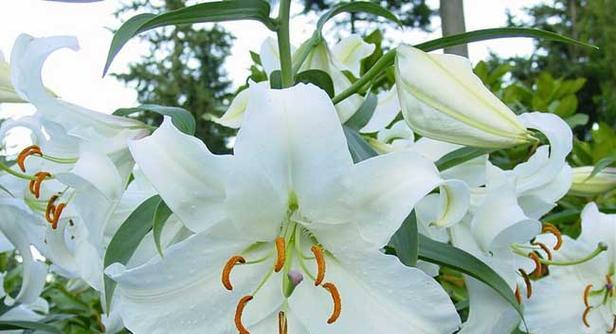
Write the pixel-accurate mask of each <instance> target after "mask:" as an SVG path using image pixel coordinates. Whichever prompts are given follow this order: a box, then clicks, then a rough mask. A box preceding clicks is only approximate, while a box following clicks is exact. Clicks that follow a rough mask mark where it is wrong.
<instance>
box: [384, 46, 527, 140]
mask: <svg viewBox="0 0 616 334" xmlns="http://www.w3.org/2000/svg"><path fill="white" fill-rule="evenodd" d="M396 86H397V88H398V98H399V100H400V106H401V108H402V112H403V115H404V118H405V119H406V121H407V123H408V124H409V125H410V127H411V128H412V129H413V130H414V131H415V132H417V133H419V134H421V135H422V136H425V137H429V138H432V139H436V140H441V141H446V142H450V143H454V144H461V145H466V146H476V147H487V148H506V147H511V146H514V145H517V144H522V143H526V142H530V141H533V140H534V138H533V137H532V136H531V134H530V133H529V132H528V131H527V130H526V128H525V127H524V125H522V123H521V122H520V121H519V120H518V119H517V117H516V115H515V114H514V113H513V112H512V111H511V110H510V109H509V108H508V107H507V106H506V105H505V104H504V103H503V102H502V101H500V100H499V99H498V98H497V97H496V96H494V95H493V94H492V93H491V92H490V91H489V90H488V89H487V88H486V87H485V86H484V85H483V83H482V82H481V80H480V79H479V78H478V77H477V76H476V75H475V74H474V73H473V69H472V66H471V63H470V61H469V60H468V59H466V58H462V57H459V56H454V55H442V54H428V53H425V52H423V51H421V50H419V49H416V48H414V47H411V46H406V45H401V46H400V47H399V48H398V51H397V57H396Z"/></svg>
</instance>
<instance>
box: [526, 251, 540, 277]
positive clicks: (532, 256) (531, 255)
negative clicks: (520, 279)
mask: <svg viewBox="0 0 616 334" xmlns="http://www.w3.org/2000/svg"><path fill="white" fill-rule="evenodd" d="M528 257H529V258H530V259H531V260H533V262H535V270H533V272H532V275H533V277H535V278H539V277H541V271H542V268H543V266H542V265H541V260H540V259H539V255H537V253H535V252H530V253H528Z"/></svg>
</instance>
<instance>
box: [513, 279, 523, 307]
mask: <svg viewBox="0 0 616 334" xmlns="http://www.w3.org/2000/svg"><path fill="white" fill-rule="evenodd" d="M514 295H515V300H516V301H517V302H518V304H522V295H521V294H520V287H519V286H518V285H517V284H516V285H515V293H514Z"/></svg>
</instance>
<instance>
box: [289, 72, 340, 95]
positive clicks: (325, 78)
mask: <svg viewBox="0 0 616 334" xmlns="http://www.w3.org/2000/svg"><path fill="white" fill-rule="evenodd" d="M295 81H296V82H303V83H311V84H314V85H316V86H318V87H320V88H321V89H323V90H324V91H325V92H326V93H327V95H329V97H330V98H332V97H334V82H333V81H332V78H331V77H330V76H329V74H327V72H325V71H321V70H307V71H303V72H300V73H298V74H297V75H296V76H295Z"/></svg>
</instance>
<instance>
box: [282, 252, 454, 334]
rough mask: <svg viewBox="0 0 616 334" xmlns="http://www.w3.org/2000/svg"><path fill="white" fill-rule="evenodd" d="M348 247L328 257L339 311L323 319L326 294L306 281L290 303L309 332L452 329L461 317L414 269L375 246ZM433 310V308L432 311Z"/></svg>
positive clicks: (328, 307) (327, 301)
mask: <svg viewBox="0 0 616 334" xmlns="http://www.w3.org/2000/svg"><path fill="white" fill-rule="evenodd" d="M353 250H354V252H351V251H349V252H348V253H344V255H341V254H338V255H336V258H337V259H339V261H329V262H328V264H329V266H328V273H327V280H328V281H331V282H334V283H335V285H336V286H337V288H338V290H339V292H340V296H341V304H342V312H341V314H340V317H339V318H338V320H337V321H335V322H334V323H333V324H328V323H327V322H326V321H327V319H328V317H329V315H330V313H331V310H332V301H331V296H330V295H329V293H328V292H327V291H326V290H325V289H315V287H314V286H311V285H310V284H301V285H300V286H298V287H297V288H296V290H295V292H294V293H293V295H291V297H290V298H289V305H290V307H291V308H292V309H293V311H294V313H295V314H296V316H297V317H298V318H299V319H300V321H301V322H302V323H303V324H304V326H305V327H306V328H307V329H308V331H309V332H311V333H324V334H325V333H358V334H359V333H405V332H408V331H409V330H412V331H413V333H452V332H454V331H455V330H456V328H457V327H458V325H459V323H460V319H459V317H458V315H457V313H456V311H455V308H454V307H453V304H452V302H451V301H450V299H449V297H448V296H447V294H446V293H445V292H444V290H443V289H442V288H441V287H440V286H439V285H438V283H436V281H434V280H433V279H432V278H431V277H429V276H428V275H426V274H425V273H423V272H422V271H421V270H419V269H417V268H410V267H405V266H404V265H402V263H400V261H399V260H398V259H397V258H396V257H394V256H390V255H384V254H382V253H379V252H378V251H377V250H373V251H367V250H366V251H357V249H356V248H353ZM434 310H438V312H434Z"/></svg>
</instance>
